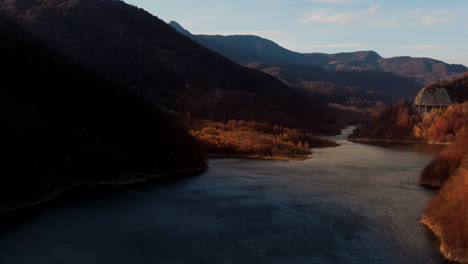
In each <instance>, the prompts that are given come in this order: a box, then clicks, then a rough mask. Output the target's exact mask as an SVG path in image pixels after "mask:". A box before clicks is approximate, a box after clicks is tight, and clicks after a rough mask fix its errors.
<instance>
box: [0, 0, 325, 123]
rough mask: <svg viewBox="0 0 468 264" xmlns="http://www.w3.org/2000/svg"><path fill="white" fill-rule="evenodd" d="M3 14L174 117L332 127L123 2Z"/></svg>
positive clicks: (312, 103)
mask: <svg viewBox="0 0 468 264" xmlns="http://www.w3.org/2000/svg"><path fill="white" fill-rule="evenodd" d="M0 12H3V13H5V14H6V15H7V16H9V17H11V18H12V19H15V20H16V21H18V22H19V23H20V24H21V25H23V26H24V27H25V28H26V29H27V30H29V31H32V32H34V33H36V34H38V35H40V36H41V37H43V38H44V39H45V41H46V42H47V43H48V44H50V45H51V46H52V47H55V48H57V49H59V50H60V51H62V52H64V53H65V54H68V55H70V56H72V57H73V58H75V59H77V60H78V61H80V62H82V63H84V64H85V65H87V66H89V67H91V68H93V69H95V70H96V71H98V72H99V73H101V74H103V75H104V76H107V77H110V78H116V79H117V80H118V81H121V82H123V83H124V84H126V85H128V86H131V87H133V88H135V89H136V90H137V91H139V92H141V93H142V94H143V95H144V96H145V97H146V98H147V99H148V100H150V101H152V102H153V103H155V104H158V105H161V106H163V107H165V108H167V109H169V110H174V111H176V112H179V113H183V114H185V113H190V115H191V116H192V117H196V118H203V119H212V120H220V121H224V120H230V119H243V120H256V121H263V122H269V123H273V124H281V125H286V126H293V127H306V128H310V129H313V130H316V131H323V130H324V128H323V126H322V124H325V126H326V124H331V123H334V120H333V118H332V117H331V116H330V114H329V112H328V110H327V106H326V105H325V104H323V103H321V102H320V100H321V99H320V100H318V99H316V98H315V97H314V96H312V95H311V94H305V93H300V92H298V91H297V90H294V89H291V88H290V87H288V86H287V85H285V84H283V83H282V82H280V81H279V80H277V79H276V78H274V77H271V76H269V75H267V74H265V73H262V72H260V71H257V70H253V69H248V68H245V67H242V66H240V65H238V64H236V63H234V62H232V61H230V60H229V59H227V58H225V57H223V56H221V55H218V54H217V53H215V52H213V51H211V50H209V49H207V48H205V47H203V46H201V45H199V44H198V43H196V42H194V41H192V40H191V39H189V38H188V37H186V36H183V35H181V34H179V33H178V32H177V31H176V30H174V29H173V28H172V27H170V26H169V25H167V24H166V23H165V22H163V21H161V20H159V19H158V18H156V17H154V16H153V15H151V14H149V13H147V12H146V11H144V10H142V9H139V8H136V7H134V6H130V5H128V4H126V3H124V2H122V1H113V0H102V1H101V0H65V1H59V0H28V1H22V0H6V1H3V2H2V3H0Z"/></svg>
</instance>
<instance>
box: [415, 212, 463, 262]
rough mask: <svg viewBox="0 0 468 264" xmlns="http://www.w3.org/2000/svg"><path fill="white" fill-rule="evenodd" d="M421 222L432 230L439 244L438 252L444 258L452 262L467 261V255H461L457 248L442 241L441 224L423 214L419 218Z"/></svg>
mask: <svg viewBox="0 0 468 264" xmlns="http://www.w3.org/2000/svg"><path fill="white" fill-rule="evenodd" d="M421 223H422V224H423V225H425V226H426V227H427V228H429V229H430V230H431V231H432V233H433V234H434V235H435V236H436V238H437V240H438V241H439V244H440V247H439V249H440V253H442V255H443V256H444V258H445V259H447V260H449V261H451V262H454V263H461V264H466V263H468V257H467V256H462V255H461V254H460V252H459V250H458V249H453V248H450V247H449V246H448V245H447V244H446V243H444V240H443V232H442V227H441V226H439V225H437V224H435V223H433V222H432V221H431V220H430V218H429V217H428V216H427V215H425V216H423V218H422V219H421Z"/></svg>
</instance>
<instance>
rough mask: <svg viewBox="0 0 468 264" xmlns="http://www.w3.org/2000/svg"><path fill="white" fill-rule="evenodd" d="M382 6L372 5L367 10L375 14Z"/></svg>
mask: <svg viewBox="0 0 468 264" xmlns="http://www.w3.org/2000/svg"><path fill="white" fill-rule="evenodd" d="M381 8H382V7H381V6H371V7H369V9H368V10H367V13H369V14H371V15H372V14H375V13H377V11H379V9H381Z"/></svg>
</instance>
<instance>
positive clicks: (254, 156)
mask: <svg viewBox="0 0 468 264" xmlns="http://www.w3.org/2000/svg"><path fill="white" fill-rule="evenodd" d="M208 157H210V158H238V159H252V160H282V161H305V160H309V159H312V157H311V156H298V157H295V158H293V157H281V156H262V155H247V154H216V153H214V154H208Z"/></svg>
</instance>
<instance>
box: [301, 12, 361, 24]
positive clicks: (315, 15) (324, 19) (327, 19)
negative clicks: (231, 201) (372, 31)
mask: <svg viewBox="0 0 468 264" xmlns="http://www.w3.org/2000/svg"><path fill="white" fill-rule="evenodd" d="M331 11H332V10H331V9H325V8H320V9H314V10H311V11H309V12H308V13H307V14H306V16H305V17H303V18H302V19H301V22H302V23H326V24H349V23H351V22H353V21H354V20H356V19H358V18H359V16H358V15H356V14H354V13H331Z"/></svg>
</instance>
